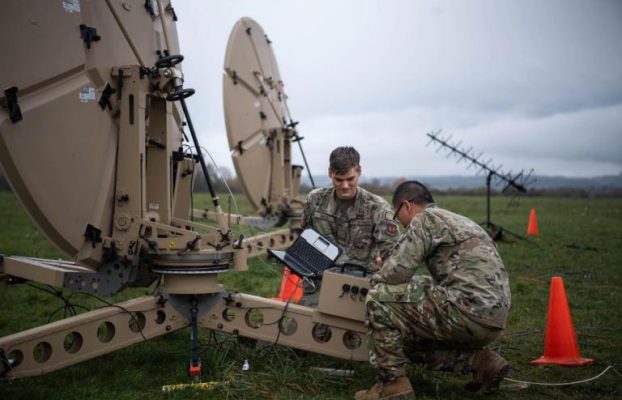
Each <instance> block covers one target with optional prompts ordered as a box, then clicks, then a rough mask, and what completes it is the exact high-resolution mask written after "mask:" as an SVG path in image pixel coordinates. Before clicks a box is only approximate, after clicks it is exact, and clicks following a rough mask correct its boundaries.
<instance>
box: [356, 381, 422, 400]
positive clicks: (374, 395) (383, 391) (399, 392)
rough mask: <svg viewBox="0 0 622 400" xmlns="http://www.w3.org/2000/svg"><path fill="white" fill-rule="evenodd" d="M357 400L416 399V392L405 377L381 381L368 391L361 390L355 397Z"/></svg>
mask: <svg viewBox="0 0 622 400" xmlns="http://www.w3.org/2000/svg"><path fill="white" fill-rule="evenodd" d="M354 398H355V399H356V400H389V399H391V400H402V399H412V400H414V399H415V391H414V390H413V387H412V386H411V384H410V381H409V380H408V378H407V377H405V376H400V377H398V378H395V379H392V380H383V379H379V380H377V381H376V383H374V385H373V386H372V387H371V388H370V389H368V390H360V391H358V392H356V394H355V395H354Z"/></svg>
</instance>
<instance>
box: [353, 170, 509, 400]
mask: <svg viewBox="0 0 622 400" xmlns="http://www.w3.org/2000/svg"><path fill="white" fill-rule="evenodd" d="M393 207H394V208H395V209H396V212H395V216H394V217H395V218H397V219H398V220H399V221H400V222H401V223H402V225H403V226H404V227H406V228H407V229H406V232H405V233H404V234H403V235H402V236H401V237H400V238H399V241H398V244H397V246H396V248H395V249H394V250H393V252H392V253H391V256H390V257H389V259H388V260H386V262H385V263H384V265H383V266H382V268H381V269H380V270H379V271H378V272H376V273H375V274H374V275H373V276H372V279H371V285H372V289H371V290H370V291H369V293H368V295H367V320H366V325H367V336H368V344H369V348H370V362H371V364H372V365H373V366H374V367H376V368H377V370H378V380H377V382H376V383H375V384H374V385H373V386H372V387H371V389H369V390H362V391H360V392H357V393H356V395H355V398H356V399H358V400H364V399H376V400H378V399H393V398H397V397H403V398H407V397H414V390H413V388H412V386H411V384H410V381H409V380H408V378H407V377H406V372H405V370H404V367H405V364H406V363H407V361H408V359H411V360H413V361H417V362H421V363H423V364H425V365H426V367H428V368H429V369H432V370H443V371H455V372H462V373H469V372H472V373H473V381H472V382H470V383H468V384H467V385H466V389H467V390H471V391H477V392H491V391H494V390H496V389H497V388H498V386H499V383H500V382H501V380H502V379H503V378H504V377H505V376H506V375H507V374H508V372H509V370H510V366H509V364H508V363H507V362H506V361H505V360H504V359H503V357H501V356H500V355H499V354H497V353H495V352H493V351H491V350H488V349H485V348H484V346H485V345H487V344H489V343H490V342H492V341H493V340H494V339H495V338H497V337H498V336H499V334H500V333H501V332H502V330H503V329H504V327H505V324H506V320H507V317H508V312H509V309H510V283H509V280H508V275H507V272H506V270H505V267H504V265H503V262H502V261H501V258H500V257H499V253H497V248H496V246H495V243H494V242H493V241H492V239H491V238H490V237H489V236H488V234H487V233H486V232H485V231H484V230H483V229H482V228H481V227H480V226H479V225H477V224H476V223H475V222H473V221H471V220H470V219H468V218H466V217H463V216H461V215H458V214H455V213H452V212H450V211H447V210H443V209H441V208H438V207H436V206H435V205H434V200H433V199H432V195H431V194H430V192H429V191H428V189H427V188H426V187H425V186H423V185H422V184H421V183H419V182H416V181H408V182H404V183H402V184H401V185H399V186H398V187H397V189H395V193H394V194H393Z"/></svg>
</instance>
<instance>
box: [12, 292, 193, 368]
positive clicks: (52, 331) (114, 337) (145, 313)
mask: <svg viewBox="0 0 622 400" xmlns="http://www.w3.org/2000/svg"><path fill="white" fill-rule="evenodd" d="M187 324H188V319H187V318H186V317H185V316H184V315H182V314H181V313H180V312H178V311H176V310H175V309H174V308H173V307H172V306H171V305H170V304H169V302H168V301H162V299H160V298H159V297H143V298H138V299H133V300H129V301H126V302H123V303H120V304H117V305H116V306H115V307H107V308H102V309H99V310H95V311H90V312H87V313H84V314H80V315H77V316H75V317H71V318H66V319H64V320H62V321H57V322H53V323H50V324H47V325H43V326H39V327H36V328H33V329H29V330H26V331H23V332H20V333H16V334H13V335H9V336H5V337H3V338H0V348H2V349H3V350H4V352H5V355H6V356H7V358H8V359H9V360H12V361H13V362H14V363H15V364H16V365H14V367H13V368H12V369H11V370H10V371H9V372H8V375H7V378H22V377H27V376H36V375H43V374H46V373H49V372H52V371H55V370H57V369H60V368H64V367H67V366H69V365H73V364H77V363H79V362H82V361H85V360H89V359H91V358H94V357H97V356H100V355H103V354H107V353H111V352H113V351H115V350H119V349H122V348H124V347H127V346H130V345H133V344H136V343H139V342H142V341H145V340H148V339H152V338H155V337H157V336H160V335H164V334H166V333H169V332H172V331H175V330H177V329H179V328H182V327H184V326H186V325H187Z"/></svg>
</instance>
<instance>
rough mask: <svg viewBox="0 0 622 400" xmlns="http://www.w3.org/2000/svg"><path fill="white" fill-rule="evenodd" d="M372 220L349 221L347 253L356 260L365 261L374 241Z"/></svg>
mask: <svg viewBox="0 0 622 400" xmlns="http://www.w3.org/2000/svg"><path fill="white" fill-rule="evenodd" d="M373 226H374V225H373V222H372V221H371V220H370V219H359V220H353V221H350V250H349V252H348V253H349V254H350V256H351V257H354V258H356V259H358V260H361V261H364V262H367V261H369V256H370V254H371V249H372V245H373V243H374V238H373V236H372V234H373Z"/></svg>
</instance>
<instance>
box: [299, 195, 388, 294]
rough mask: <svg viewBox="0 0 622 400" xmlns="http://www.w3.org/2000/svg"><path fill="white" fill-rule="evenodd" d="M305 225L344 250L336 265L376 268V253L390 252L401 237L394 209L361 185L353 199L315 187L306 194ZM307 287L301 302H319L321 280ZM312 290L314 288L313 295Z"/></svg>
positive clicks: (303, 224) (375, 269) (369, 269)
mask: <svg viewBox="0 0 622 400" xmlns="http://www.w3.org/2000/svg"><path fill="white" fill-rule="evenodd" d="M302 227H303V228H307V227H311V228H313V229H315V230H316V231H317V232H319V233H320V234H321V235H322V236H324V237H326V238H327V239H328V240H330V241H331V242H333V243H335V244H336V245H338V246H339V247H340V248H341V250H342V253H341V254H340V255H339V258H338V259H337V260H336V262H335V263H336V264H337V265H342V264H357V265H361V266H364V267H365V268H366V269H367V270H368V271H371V272H375V271H377V270H378V269H379V268H380V267H379V266H378V265H377V264H376V263H375V259H376V257H377V256H380V257H381V258H382V259H385V258H386V257H388V256H389V254H390V252H391V250H392V248H393V247H394V246H395V242H396V241H397V238H398V233H399V230H398V227H397V225H396V223H395V222H394V221H393V211H392V209H391V207H390V206H389V204H388V203H387V202H386V200H384V199H383V198H382V197H380V196H377V195H375V194H373V193H371V192H368V191H367V190H365V189H363V188H361V187H358V188H357V192H356V197H355V198H354V199H352V200H349V201H348V200H345V201H343V200H339V199H338V198H337V195H336V194H335V189H334V188H323V189H315V190H313V191H312V192H311V193H309V195H308V196H307V202H306V204H305V207H304V209H303V211H302ZM314 286H315V288H311V290H305V292H306V293H305V297H304V298H303V302H301V303H302V304H305V305H307V306H315V305H317V300H318V299H317V297H318V296H319V286H320V282H319V281H318V282H315V285H314ZM309 292H315V294H316V296H315V297H316V298H315V299H312V298H311V296H310V294H311V293H309Z"/></svg>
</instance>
